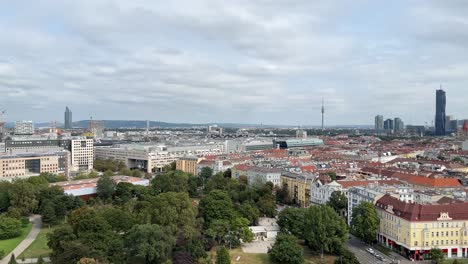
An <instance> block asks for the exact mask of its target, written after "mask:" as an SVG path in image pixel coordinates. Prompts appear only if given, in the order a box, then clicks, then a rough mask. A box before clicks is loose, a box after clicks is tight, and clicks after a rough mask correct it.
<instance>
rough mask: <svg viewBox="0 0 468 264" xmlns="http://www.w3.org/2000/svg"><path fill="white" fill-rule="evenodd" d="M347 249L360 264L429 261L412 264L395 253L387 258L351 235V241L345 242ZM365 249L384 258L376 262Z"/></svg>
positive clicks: (408, 263)
mask: <svg viewBox="0 0 468 264" xmlns="http://www.w3.org/2000/svg"><path fill="white" fill-rule="evenodd" d="M346 245H347V247H348V249H349V250H350V251H351V252H353V253H354V255H356V258H357V259H358V260H359V262H360V263H361V264H384V263H386V264H390V263H392V261H393V260H395V261H397V262H396V263H400V264H410V263H412V264H414V263H421V264H422V263H424V264H426V263H430V261H417V262H413V261H410V260H408V259H406V258H404V257H403V256H401V255H399V254H397V253H395V252H391V253H390V256H387V255H385V254H383V253H382V252H380V251H379V250H377V249H376V248H375V247H371V246H369V245H366V244H365V243H364V242H362V241H361V240H359V239H357V238H355V237H354V236H352V235H351V239H349V240H348V242H347V244H346ZM367 248H372V249H373V250H374V251H375V252H376V253H378V254H379V255H381V256H382V257H384V258H385V260H384V261H380V260H378V259H377V258H376V257H375V256H374V255H372V254H370V253H369V252H367V251H366V249H367Z"/></svg>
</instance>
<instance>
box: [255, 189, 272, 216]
mask: <svg viewBox="0 0 468 264" xmlns="http://www.w3.org/2000/svg"><path fill="white" fill-rule="evenodd" d="M257 207H258V208H259V210H260V213H261V214H263V215H265V216H267V217H275V216H276V203H275V197H274V196H273V195H272V194H267V195H264V196H262V197H260V199H259V200H258V202H257Z"/></svg>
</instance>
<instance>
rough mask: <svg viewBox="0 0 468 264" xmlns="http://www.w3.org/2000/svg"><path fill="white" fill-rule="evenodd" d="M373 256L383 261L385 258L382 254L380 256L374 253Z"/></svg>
mask: <svg viewBox="0 0 468 264" xmlns="http://www.w3.org/2000/svg"><path fill="white" fill-rule="evenodd" d="M375 257H376V258H377V259H378V260H380V261H385V259H384V258H383V257H382V256H380V255H376V256H375Z"/></svg>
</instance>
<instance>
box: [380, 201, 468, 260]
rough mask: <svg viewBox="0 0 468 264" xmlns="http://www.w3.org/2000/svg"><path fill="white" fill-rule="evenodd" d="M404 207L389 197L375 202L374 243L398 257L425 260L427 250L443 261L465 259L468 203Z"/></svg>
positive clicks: (467, 234)
mask: <svg viewBox="0 0 468 264" xmlns="http://www.w3.org/2000/svg"><path fill="white" fill-rule="evenodd" d="M444 200H446V201H445V202H442V203H441V202H439V203H437V204H417V203H405V202H404V201H401V200H400V199H398V198H396V197H392V196H391V195H389V194H386V195H384V196H383V197H381V198H380V199H378V200H377V203H376V209H377V213H378V216H379V218H380V226H379V231H378V235H377V239H378V241H379V242H380V243H382V244H384V245H386V246H387V247H389V248H391V249H394V250H396V251H397V252H399V253H400V254H402V255H404V256H406V257H408V258H413V259H416V260H421V259H428V258H429V252H430V250H431V248H439V249H441V250H442V251H443V252H444V254H445V256H446V257H447V258H453V257H458V258H462V257H463V258H466V257H468V202H462V201H456V200H453V199H444Z"/></svg>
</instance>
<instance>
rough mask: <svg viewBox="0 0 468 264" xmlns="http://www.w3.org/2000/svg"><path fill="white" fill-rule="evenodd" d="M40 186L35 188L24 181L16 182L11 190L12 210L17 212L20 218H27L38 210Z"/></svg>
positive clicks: (10, 208)
mask: <svg viewBox="0 0 468 264" xmlns="http://www.w3.org/2000/svg"><path fill="white" fill-rule="evenodd" d="M39 188H40V186H35V185H33V184H31V183H29V182H26V181H24V180H19V181H16V182H15V183H14V184H12V185H11V188H10V190H9V197H10V207H9V208H8V210H9V212H10V210H13V211H17V212H18V214H20V216H27V215H29V214H31V213H33V212H34V210H36V208H37V206H38V204H39V201H38V199H37V194H38V190H39Z"/></svg>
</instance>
